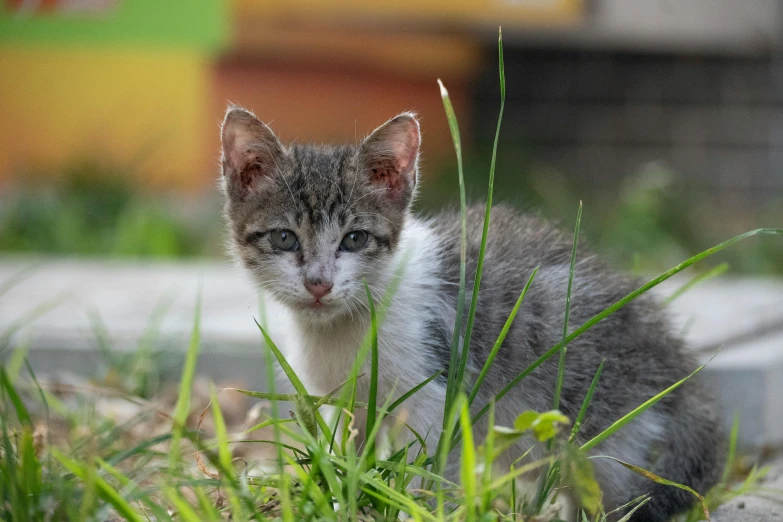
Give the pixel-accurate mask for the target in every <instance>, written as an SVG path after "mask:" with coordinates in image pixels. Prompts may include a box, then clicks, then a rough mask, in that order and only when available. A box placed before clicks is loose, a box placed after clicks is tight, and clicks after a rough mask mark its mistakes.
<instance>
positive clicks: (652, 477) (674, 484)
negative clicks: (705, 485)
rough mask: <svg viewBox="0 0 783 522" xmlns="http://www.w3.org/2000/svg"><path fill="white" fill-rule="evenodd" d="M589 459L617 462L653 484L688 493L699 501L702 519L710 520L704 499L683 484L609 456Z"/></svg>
mask: <svg viewBox="0 0 783 522" xmlns="http://www.w3.org/2000/svg"><path fill="white" fill-rule="evenodd" d="M591 458H598V459H609V460H613V461H615V462H617V463H619V464H622V465H623V466H625V467H626V468H628V469H630V470H631V471H633V472H634V473H638V474H639V475H641V476H643V477H645V478H647V479H649V480H652V481H653V482H655V483H657V484H662V485H664V486H671V487H674V488H678V489H682V490H683V491H687V492H688V493H690V494H691V495H693V496H694V497H696V498H697V499H699V502H701V506H702V509H703V511H704V518H705V519H706V520H710V512H709V510H708V509H707V504H706V503H705V502H704V497H703V496H701V495H700V494H699V493H697V492H696V491H695V490H693V489H691V488H690V487H688V486H686V485H684V484H679V483H677V482H673V481H671V480H666V479H665V478H662V477H659V476H658V475H656V474H655V473H652V472H651V471H647V470H646V469H644V468H640V467H639V466H634V465H633V464H629V463H627V462H623V461H622V460H620V459H617V458H614V457H609V456H606V455H597V456H595V457H591Z"/></svg>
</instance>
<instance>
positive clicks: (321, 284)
mask: <svg viewBox="0 0 783 522" xmlns="http://www.w3.org/2000/svg"><path fill="white" fill-rule="evenodd" d="M305 288H307V291H308V292H310V293H311V294H312V295H313V297H315V298H316V299H320V298H322V297H323V296H325V295H326V294H328V293H329V292H330V291H331V290H332V282H331V281H324V280H323V279H313V280H310V281H305Z"/></svg>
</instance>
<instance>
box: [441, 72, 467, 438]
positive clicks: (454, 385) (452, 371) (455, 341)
mask: <svg viewBox="0 0 783 522" xmlns="http://www.w3.org/2000/svg"><path fill="white" fill-rule="evenodd" d="M438 85H439V86H440V97H441V99H442V100H443V108H444V109H445V111H446V119H447V120H448V122H449V130H450V131H451V139H452V141H453V142H454V152H456V154H457V173H458V175H459V201H460V223H461V232H460V249H459V255H460V263H459V292H458V296H457V315H456V317H455V318H454V335H453V337H452V341H451V355H450V357H449V377H448V381H447V383H446V403H445V408H444V411H449V410H450V409H451V404H452V401H453V400H454V396H455V395H456V393H457V391H458V389H459V386H460V384H461V383H459V382H457V374H458V364H459V363H458V361H457V357H458V356H459V354H458V351H459V339H460V336H461V334H462V313H463V311H464V310H465V266H466V264H467V257H468V253H467V252H468V250H467V249H468V240H467V237H468V218H467V198H466V196H465V177H464V174H463V172H462V144H461V140H460V136H459V125H458V124H457V115H456V114H455V113H454V107H453V106H452V105H451V99H450V98H449V92H448V91H447V90H446V87H444V86H443V82H441V81H440V80H438ZM443 418H444V420H445V418H446V415H444V416H443ZM444 428H445V425H444Z"/></svg>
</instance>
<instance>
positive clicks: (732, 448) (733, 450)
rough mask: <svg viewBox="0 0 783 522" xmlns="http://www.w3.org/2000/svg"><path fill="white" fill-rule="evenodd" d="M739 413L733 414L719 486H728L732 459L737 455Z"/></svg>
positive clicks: (732, 464) (732, 465)
mask: <svg viewBox="0 0 783 522" xmlns="http://www.w3.org/2000/svg"><path fill="white" fill-rule="evenodd" d="M739 426H740V422H739V412H737V413H735V414H734V420H733V421H732V423H731V435H730V436H729V448H728V451H727V452H726V466H725V467H724V468H723V474H722V475H721V479H720V484H728V483H729V478H730V477H731V471H732V469H733V467H734V459H735V458H736V455H737V440H738V439H739Z"/></svg>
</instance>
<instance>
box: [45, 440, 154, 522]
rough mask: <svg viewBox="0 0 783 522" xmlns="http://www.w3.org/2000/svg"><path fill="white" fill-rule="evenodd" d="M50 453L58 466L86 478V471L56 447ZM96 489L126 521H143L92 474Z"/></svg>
mask: <svg viewBox="0 0 783 522" xmlns="http://www.w3.org/2000/svg"><path fill="white" fill-rule="evenodd" d="M50 451H51V453H52V455H53V456H54V458H55V459H57V460H58V461H59V462H60V464H62V465H63V467H65V469H67V470H68V471H70V472H71V473H73V474H74V475H76V476H77V477H79V478H80V479H82V480H84V479H85V478H86V476H87V471H86V470H85V468H83V467H82V466H81V465H79V464H78V463H77V462H76V461H73V460H71V459H69V458H68V457H66V456H65V455H64V454H63V453H61V452H60V450H58V449H57V448H56V447H52V448H51V450H50ZM91 480H92V481H93V483H94V485H95V487H96V489H97V492H98V495H99V496H100V497H101V498H102V499H103V500H104V501H106V502H108V503H109V504H111V505H112V506H113V507H114V509H116V510H117V512H118V513H119V514H120V515H122V516H123V517H124V518H125V519H126V520H129V521H130V522H144V519H143V518H142V517H141V515H139V514H138V513H137V512H136V510H134V509H133V508H132V507H131V505H130V504H129V503H128V501H127V500H125V499H124V498H122V496H121V495H120V494H119V493H118V492H117V490H116V489H114V488H113V487H111V485H109V483H108V482H106V481H105V480H103V478H101V477H100V476H99V475H97V474H93V477H92V479H91Z"/></svg>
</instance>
